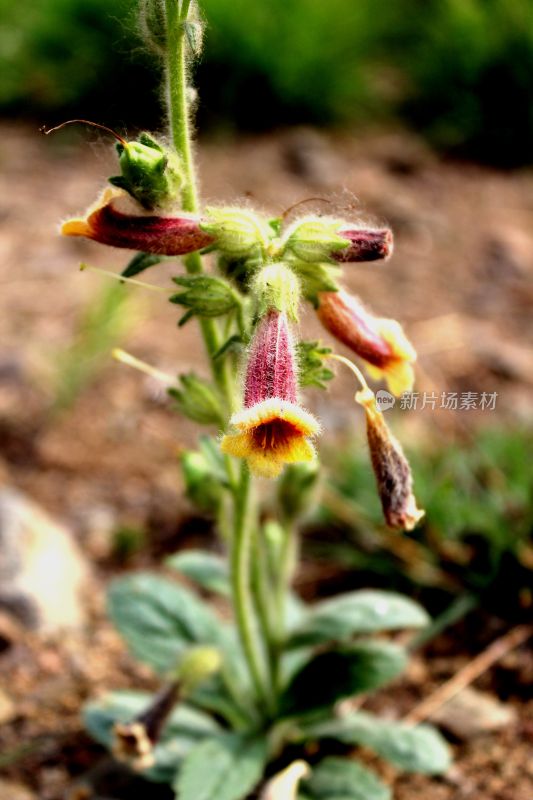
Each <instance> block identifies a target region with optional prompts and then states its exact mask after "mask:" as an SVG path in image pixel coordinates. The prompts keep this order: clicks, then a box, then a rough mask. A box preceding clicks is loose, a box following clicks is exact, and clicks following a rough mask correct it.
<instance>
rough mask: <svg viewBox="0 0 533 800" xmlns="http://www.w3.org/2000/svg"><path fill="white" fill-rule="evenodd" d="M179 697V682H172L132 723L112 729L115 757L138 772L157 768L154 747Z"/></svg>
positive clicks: (118, 723) (125, 723) (120, 724)
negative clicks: (153, 767) (155, 766)
mask: <svg viewBox="0 0 533 800" xmlns="http://www.w3.org/2000/svg"><path fill="white" fill-rule="evenodd" d="M179 697H180V683H179V682H178V681H173V682H172V683H170V684H169V685H168V686H165V687H164V688H163V689H162V690H161V691H160V692H159V694H157V695H156V696H155V697H154V699H153V701H152V702H151V703H150V705H149V706H148V707H147V708H146V709H145V710H144V711H142V712H141V713H140V714H138V715H137V716H136V717H135V718H134V719H132V720H131V721H130V722H117V723H115V725H114V727H113V754H114V756H115V758H117V759H118V760H119V761H124V762H126V763H127V764H129V765H130V766H131V767H132V769H134V770H136V771H137V772H141V771H142V770H145V769H149V768H150V767H152V766H153V765H154V761H155V759H154V753H153V748H154V745H155V744H156V743H157V741H158V740H159V737H160V736H161V731H162V729H163V727H164V725H165V722H166V721H167V719H168V717H169V715H170V713H171V712H172V709H173V708H174V705H175V704H176V702H177V701H178V699H179Z"/></svg>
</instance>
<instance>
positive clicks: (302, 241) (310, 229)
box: [283, 217, 349, 264]
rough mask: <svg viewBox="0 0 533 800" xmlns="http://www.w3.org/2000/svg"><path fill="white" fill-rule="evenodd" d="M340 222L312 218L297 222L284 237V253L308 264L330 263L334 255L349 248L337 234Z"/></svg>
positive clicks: (347, 243)
mask: <svg viewBox="0 0 533 800" xmlns="http://www.w3.org/2000/svg"><path fill="white" fill-rule="evenodd" d="M341 225H342V223H341V222H339V221H338V220H332V219H321V218H320V217H310V218H308V219H306V220H303V221H301V220H300V221H298V222H296V223H295V224H294V225H293V226H292V227H291V228H289V230H288V231H287V234H286V235H285V237H284V251H283V252H285V253H288V254H291V255H293V256H295V257H296V258H298V259H300V260H301V261H306V262H308V263H311V264H314V263H320V262H321V261H325V262H329V261H331V259H332V254H333V253H335V252H337V251H339V250H343V249H345V248H347V247H348V245H349V242H348V240H347V239H344V238H342V237H341V236H339V235H338V234H337V231H338V230H339V228H340V227H341Z"/></svg>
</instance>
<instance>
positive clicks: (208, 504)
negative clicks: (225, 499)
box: [180, 450, 222, 513]
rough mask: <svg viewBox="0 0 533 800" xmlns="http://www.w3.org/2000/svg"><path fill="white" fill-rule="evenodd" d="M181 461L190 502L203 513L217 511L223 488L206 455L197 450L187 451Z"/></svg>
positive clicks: (182, 454)
mask: <svg viewBox="0 0 533 800" xmlns="http://www.w3.org/2000/svg"><path fill="white" fill-rule="evenodd" d="M180 461H181V469H182V473H183V480H184V482H185V493H186V495H187V497H188V498H189V500H190V501H191V502H192V503H194V505H195V506H197V507H198V508H199V509H200V510H202V511H208V512H210V513H213V512H214V511H216V509H217V508H218V506H219V503H220V500H221V496H222V486H221V484H220V481H219V480H218V478H217V476H216V475H214V474H213V470H212V468H211V465H210V464H209V462H208V460H207V458H206V457H205V455H204V454H203V453H199V452H198V451H197V450H185V451H184V452H183V453H181V455H180Z"/></svg>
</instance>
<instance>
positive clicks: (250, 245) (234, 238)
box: [202, 208, 274, 260]
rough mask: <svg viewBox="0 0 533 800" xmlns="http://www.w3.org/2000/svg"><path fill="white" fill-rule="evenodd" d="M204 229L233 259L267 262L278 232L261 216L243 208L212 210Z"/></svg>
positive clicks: (225, 255) (223, 253)
mask: <svg viewBox="0 0 533 800" xmlns="http://www.w3.org/2000/svg"><path fill="white" fill-rule="evenodd" d="M206 214H207V220H206V221H205V222H204V223H203V224H202V228H203V230H204V231H206V232H207V233H209V234H211V235H212V236H213V237H214V238H215V239H216V244H215V247H216V249H217V250H218V251H219V252H220V253H221V255H222V256H224V257H226V258H228V259H230V260H235V259H246V260H247V259H253V260H256V259H260V260H261V259H263V258H264V257H265V255H266V253H267V250H268V245H269V242H270V240H271V239H272V238H273V236H274V231H273V230H272V228H271V227H270V226H269V225H268V223H266V222H265V221H264V220H263V219H262V218H261V217H260V216H259V215H258V214H256V213H255V212H253V211H249V210H247V209H243V208H208V209H207V210H206Z"/></svg>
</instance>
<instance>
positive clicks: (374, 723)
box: [303, 711, 450, 775]
mask: <svg viewBox="0 0 533 800" xmlns="http://www.w3.org/2000/svg"><path fill="white" fill-rule="evenodd" d="M303 734H304V736H305V739H335V740H336V741H338V742H343V743H344V744H349V745H356V744H358V745H364V746H366V747H370V748H371V749H372V750H374V752H376V753H378V755H380V756H382V757H383V758H385V759H387V761H390V762H391V763H393V764H395V765H396V766H398V767H401V768H402V769H405V770H407V771H409V772H421V773H424V774H427V775H437V774H440V773H443V772H446V770H447V769H448V767H449V766H450V751H449V748H448V745H447V743H446V741H445V740H444V739H443V737H442V736H441V735H440V733H439V732H438V731H437V730H435V728H433V727H432V726H431V725H417V726H413V725H406V724H405V723H402V722H394V721H390V720H383V719H379V718H378V717H375V716H374V715H373V714H368V713H366V712H363V711H356V712H353V713H351V714H347V715H346V716H345V717H341V718H340V719H332V720H328V721H326V722H322V723H316V724H314V725H311V726H304V728H303Z"/></svg>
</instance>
